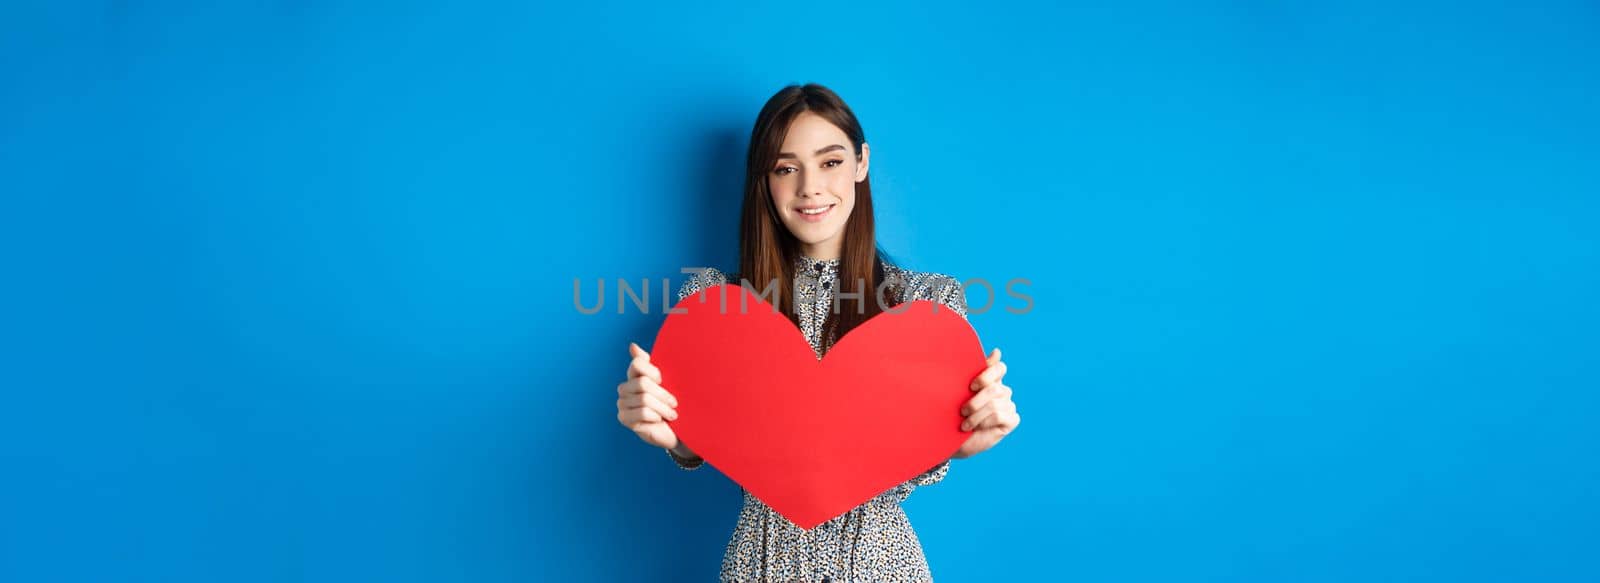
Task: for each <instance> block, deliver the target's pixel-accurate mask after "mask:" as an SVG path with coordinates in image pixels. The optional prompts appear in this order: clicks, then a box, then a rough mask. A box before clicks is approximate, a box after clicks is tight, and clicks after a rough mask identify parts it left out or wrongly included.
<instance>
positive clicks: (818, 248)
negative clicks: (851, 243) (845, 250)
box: [800, 241, 841, 261]
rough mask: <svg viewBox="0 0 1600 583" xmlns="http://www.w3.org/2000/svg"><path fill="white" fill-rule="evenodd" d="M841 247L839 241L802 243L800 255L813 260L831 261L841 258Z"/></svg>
mask: <svg viewBox="0 0 1600 583" xmlns="http://www.w3.org/2000/svg"><path fill="white" fill-rule="evenodd" d="M840 246H841V245H840V244H839V242H838V241H823V242H821V243H816V244H807V243H801V244H800V254H801V255H805V256H806V257H810V258H812V259H818V260H822V261H830V260H834V259H838V258H839V255H840V249H839V247H840Z"/></svg>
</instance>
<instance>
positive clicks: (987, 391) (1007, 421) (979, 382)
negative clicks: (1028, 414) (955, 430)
mask: <svg viewBox="0 0 1600 583" xmlns="http://www.w3.org/2000/svg"><path fill="white" fill-rule="evenodd" d="M988 363H989V367H988V368H985V369H983V372H981V373H978V376H977V378H974V379H972V387H971V388H972V390H973V391H975V392H977V394H976V395H973V396H972V398H971V399H969V400H968V401H967V404H966V405H963V406H962V407H961V416H962V417H965V418H966V420H965V421H962V422H961V430H962V431H971V432H972V435H971V436H970V437H968V438H967V441H966V443H963V444H961V449H959V450H956V454H955V455H954V456H953V457H958V458H968V457H972V456H975V455H978V454H980V453H983V452H985V451H988V449H989V448H991V447H994V445H995V444H996V443H1000V440H1001V439H1005V436H1006V435H1007V434H1009V433H1011V432H1012V430H1015V429H1016V428H1017V425H1019V424H1021V423H1022V416H1021V415H1018V414H1017V404H1016V402H1014V401H1012V400H1011V387H1008V386H1005V384H1003V383H1002V382H1001V381H1002V380H1004V378H1005V376H1006V363H1004V362H1001V361H1000V349H999V348H996V349H994V352H991V353H989V359H988Z"/></svg>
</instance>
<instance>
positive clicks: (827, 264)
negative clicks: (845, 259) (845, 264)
mask: <svg viewBox="0 0 1600 583" xmlns="http://www.w3.org/2000/svg"><path fill="white" fill-rule="evenodd" d="M794 267H795V272H796V273H804V274H808V275H812V276H817V275H822V274H824V273H836V272H838V271H839V260H838V259H812V258H810V257H806V256H805V255H804V254H797V255H795V260H794Z"/></svg>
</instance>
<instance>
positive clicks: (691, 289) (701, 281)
mask: <svg viewBox="0 0 1600 583" xmlns="http://www.w3.org/2000/svg"><path fill="white" fill-rule="evenodd" d="M727 280H728V277H727V276H726V275H724V274H723V273H722V272H721V271H718V270H717V269H716V268H714V267H707V268H705V269H704V270H701V271H699V272H696V273H691V274H689V278H688V279H687V280H685V281H684V282H683V285H682V286H679V287H678V299H677V301H678V302H681V301H683V298H686V297H689V296H692V295H694V294H697V293H700V290H703V289H705V288H708V287H711V286H714V285H721V284H722V283H723V282H726V281H727ZM674 303H676V302H674ZM662 380H663V381H665V380H666V379H662ZM663 384H664V383H663ZM662 451H665V452H667V457H670V458H672V462H673V463H676V464H678V467H679V468H682V469H684V470H697V469H700V466H703V465H705V463H706V462H705V460H699V459H697V460H688V459H684V458H681V457H678V454H675V453H672V450H671V449H663V450H662Z"/></svg>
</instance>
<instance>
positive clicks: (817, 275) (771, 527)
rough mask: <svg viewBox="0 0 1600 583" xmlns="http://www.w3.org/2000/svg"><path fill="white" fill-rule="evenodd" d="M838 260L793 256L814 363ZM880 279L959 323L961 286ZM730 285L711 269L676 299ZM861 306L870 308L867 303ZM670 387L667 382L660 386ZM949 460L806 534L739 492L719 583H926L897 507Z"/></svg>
mask: <svg viewBox="0 0 1600 583" xmlns="http://www.w3.org/2000/svg"><path fill="white" fill-rule="evenodd" d="M838 277H839V261H838V260H837V259H829V260H819V259H812V258H810V257H806V256H804V255H800V256H797V257H796V259H795V291H796V296H795V306H796V308H795V309H796V311H797V313H798V315H799V321H800V331H801V332H802V333H803V334H804V335H805V337H806V341H807V342H809V343H810V344H811V347H812V349H813V350H814V351H816V353H817V358H819V359H820V358H822V355H823V353H824V347H823V345H822V331H823V323H824V322H825V319H826V317H827V316H828V314H829V313H830V311H831V308H832V302H833V292H834V290H835V289H836V288H837V287H838V285H839V284H838ZM884 277H885V279H886V280H888V282H889V283H890V285H891V286H893V287H892V288H891V289H899V290H900V292H901V294H900V298H898V299H899V301H900V302H908V301H913V300H933V301H938V302H940V303H941V304H942V305H944V306H947V307H949V308H950V309H951V310H954V311H955V312H956V313H958V314H960V315H961V317H962V318H965V317H966V316H967V306H966V296H965V294H964V293H963V292H962V288H961V284H960V282H959V281H957V280H956V279H955V278H952V277H950V276H947V275H941V274H934V273H922V272H916V271H911V270H908V269H902V268H900V267H896V266H893V265H886V266H885V269H884ZM723 283H738V282H737V281H733V282H730V281H729V278H728V276H727V275H725V274H723V273H722V272H721V271H718V270H716V269H706V270H704V271H701V272H699V273H696V274H694V275H691V276H690V278H689V280H688V281H687V282H685V283H684V284H683V286H682V287H681V288H680V289H679V290H678V300H679V301H682V300H683V298H685V297H688V296H690V295H693V294H695V293H698V292H699V291H700V290H702V289H704V288H706V287H710V286H715V285H720V284H723ZM868 301H872V300H871V299H868ZM668 383H669V385H668V386H670V381H668ZM666 451H667V455H668V456H670V457H671V458H672V459H673V461H674V462H677V464H678V466H679V467H681V468H683V469H686V470H693V469H697V468H699V467H700V466H701V465H702V464H703V462H702V461H700V460H695V461H689V460H685V459H682V458H679V457H678V456H676V455H674V454H672V451H671V450H666ZM949 471H950V461H949V460H946V461H944V462H941V463H940V464H939V465H937V466H934V467H932V468H930V469H928V471H927V472H924V473H923V474H922V475H919V476H917V477H915V478H913V479H911V480H908V481H906V482H904V483H902V484H900V485H899V486H896V487H894V488H891V489H889V490H887V491H885V492H883V493H882V494H879V495H878V496H877V497H875V498H873V499H871V500H869V501H867V502H865V503H863V504H861V505H860V506H857V507H856V508H854V509H852V510H850V511H849V512H846V513H845V514H843V515H841V516H839V517H837V518H834V519H833V520H829V521H828V522H825V523H822V524H821V525H818V526H817V527H816V528H813V529H811V530H809V531H806V530H802V529H801V528H800V527H798V526H795V524H794V523H793V522H790V521H789V519H787V518H784V517H783V515H781V514H778V513H777V512H776V511H774V510H773V509H772V508H771V507H768V506H767V505H766V504H765V503H763V502H762V501H761V500H759V499H757V498H756V497H755V496H753V495H751V494H750V492H749V491H744V493H743V495H744V508H743V509H742V510H741V511H740V512H739V519H738V522H737V524H735V526H734V529H733V536H732V537H731V538H730V539H729V540H728V546H727V549H726V551H725V552H724V554H723V558H722V569H721V578H722V580H723V581H821V582H834V581H838V582H844V581H852V582H853V581H931V580H932V579H933V576H932V573H931V572H930V571H929V570H928V562H927V558H926V557H925V556H924V555H923V552H922V543H921V542H920V541H919V540H918V539H917V534H916V532H914V531H913V530H912V528H911V522H910V520H909V519H908V518H907V517H906V513H905V510H904V509H902V508H901V507H900V502H901V501H903V500H905V499H906V497H907V496H910V495H911V492H912V490H915V489H916V488H917V487H919V486H928V485H932V484H934V483H937V482H939V481H940V480H943V479H944V477H945V474H946V473H948V472H949Z"/></svg>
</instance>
